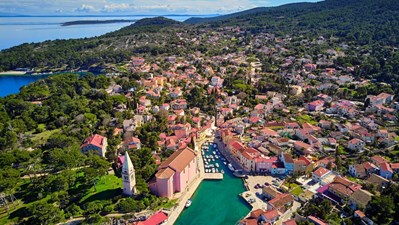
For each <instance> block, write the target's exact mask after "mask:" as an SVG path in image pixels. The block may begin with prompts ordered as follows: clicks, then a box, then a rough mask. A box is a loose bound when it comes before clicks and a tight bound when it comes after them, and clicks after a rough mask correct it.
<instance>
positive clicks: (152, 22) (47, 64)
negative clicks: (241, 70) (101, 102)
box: [0, 17, 183, 72]
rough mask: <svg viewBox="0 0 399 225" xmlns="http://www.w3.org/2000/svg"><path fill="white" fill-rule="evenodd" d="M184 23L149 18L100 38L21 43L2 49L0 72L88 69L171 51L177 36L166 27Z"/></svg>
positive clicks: (160, 18) (0, 53)
mask: <svg viewBox="0 0 399 225" xmlns="http://www.w3.org/2000/svg"><path fill="white" fill-rule="evenodd" d="M181 25H183V23H181V22H178V21H174V20H171V19H167V18H164V17H156V18H146V19H142V20H138V21H137V22H136V23H134V24H132V25H129V26H127V27H124V28H122V29H120V30H117V31H114V32H110V33H108V34H105V35H102V36H99V37H93V38H82V39H69V40H54V41H45V42H42V43H30V44H22V45H19V46H15V47H12V48H10V49H5V50H2V51H0V72H1V71H7V70H12V69H15V68H18V67H24V68H25V67H28V68H35V69H36V70H37V69H39V71H38V72H42V71H40V69H44V70H50V69H51V70H53V71H56V70H69V69H78V68H79V69H88V68H89V67H91V66H93V65H95V66H102V65H104V64H106V63H120V62H123V61H126V60H128V59H129V58H130V57H131V55H132V54H134V53H149V54H162V53H165V52H169V51H168V50H167V49H166V48H165V46H166V45H167V43H168V44H169V46H170V43H171V42H173V41H174V37H176V35H175V32H173V30H171V29H165V28H171V27H179V26H181ZM171 47H173V46H171ZM171 49H172V50H176V48H171Z"/></svg>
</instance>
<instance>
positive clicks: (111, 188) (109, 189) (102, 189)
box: [80, 175, 122, 203]
mask: <svg viewBox="0 0 399 225" xmlns="http://www.w3.org/2000/svg"><path fill="white" fill-rule="evenodd" d="M121 190H122V179H121V178H119V177H116V176H115V175H105V176H102V177H101V178H100V179H99V180H98V181H97V185H96V190H94V186H93V187H91V188H90V189H89V190H88V191H87V192H86V193H85V195H84V196H83V198H82V199H81V200H80V202H81V203H83V202H90V201H95V200H105V199H111V198H112V197H114V196H116V195H119V194H121Z"/></svg>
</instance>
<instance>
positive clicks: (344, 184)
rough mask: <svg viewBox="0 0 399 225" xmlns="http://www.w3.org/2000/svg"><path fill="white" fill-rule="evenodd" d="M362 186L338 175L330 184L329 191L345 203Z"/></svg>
mask: <svg viewBox="0 0 399 225" xmlns="http://www.w3.org/2000/svg"><path fill="white" fill-rule="evenodd" d="M361 188H362V186H361V185H359V184H356V183H354V182H352V181H350V180H348V179H346V178H344V177H340V176H336V177H335V178H334V181H333V182H332V183H330V184H329V185H328V192H330V193H332V194H333V195H335V196H336V197H338V198H339V200H340V202H341V203H343V202H345V200H347V199H349V197H350V196H351V195H352V194H353V192H355V191H356V190H359V189H361Z"/></svg>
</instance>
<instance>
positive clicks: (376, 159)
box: [370, 155, 388, 167]
mask: <svg viewBox="0 0 399 225" xmlns="http://www.w3.org/2000/svg"><path fill="white" fill-rule="evenodd" d="M370 159H371V161H372V162H373V163H374V164H375V165H376V166H378V167H379V166H380V165H381V164H382V163H384V162H388V160H386V159H384V158H383V157H381V156H379V155H375V156H372V157H370Z"/></svg>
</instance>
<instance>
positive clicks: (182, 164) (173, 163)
mask: <svg viewBox="0 0 399 225" xmlns="http://www.w3.org/2000/svg"><path fill="white" fill-rule="evenodd" d="M194 158H195V152H194V151H193V150H192V149H190V148H185V149H183V150H178V151H175V152H174V153H173V154H172V155H171V156H169V158H167V159H166V160H165V161H163V162H162V163H161V165H160V166H159V168H160V169H163V168H167V167H170V168H171V169H173V170H175V171H177V172H181V171H183V170H184V168H186V167H187V166H188V164H190V162H191V161H192V160H193V159H194Z"/></svg>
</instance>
